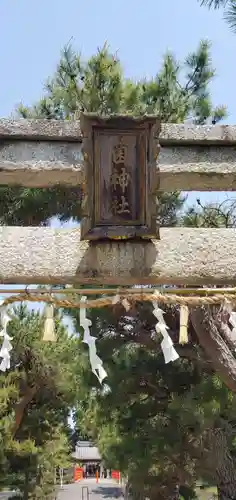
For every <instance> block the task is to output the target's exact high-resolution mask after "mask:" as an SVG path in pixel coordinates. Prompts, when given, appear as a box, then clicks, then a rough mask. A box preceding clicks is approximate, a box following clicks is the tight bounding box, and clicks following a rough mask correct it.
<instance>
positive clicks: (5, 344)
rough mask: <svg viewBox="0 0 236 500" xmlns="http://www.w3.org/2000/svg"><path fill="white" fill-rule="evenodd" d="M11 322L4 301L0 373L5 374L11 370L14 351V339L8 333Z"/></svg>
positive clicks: (0, 316)
mask: <svg viewBox="0 0 236 500" xmlns="http://www.w3.org/2000/svg"><path fill="white" fill-rule="evenodd" d="M9 321H11V318H10V316H9V315H8V314H7V306H5V305H4V301H3V300H0V328H1V330H0V337H2V339H3V341H2V345H1V344H0V371H2V372H5V371H6V370H9V368H10V364H11V356H10V352H11V351H12V348H13V347H12V344H11V340H12V338H11V337H10V336H9V335H8V333H7V325H8V323H9Z"/></svg>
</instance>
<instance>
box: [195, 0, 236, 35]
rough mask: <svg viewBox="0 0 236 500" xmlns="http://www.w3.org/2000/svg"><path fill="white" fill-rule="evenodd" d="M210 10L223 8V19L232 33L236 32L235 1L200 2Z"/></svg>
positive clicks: (210, 0) (203, 0)
mask: <svg viewBox="0 0 236 500" xmlns="http://www.w3.org/2000/svg"><path fill="white" fill-rule="evenodd" d="M198 1H199V2H200V4H201V5H204V6H207V7H208V8H209V9H220V8H223V12H224V13H223V17H224V19H225V21H226V22H227V23H228V25H229V27H230V28H231V29H232V31H233V32H234V33H235V32H236V1H235V0H198Z"/></svg>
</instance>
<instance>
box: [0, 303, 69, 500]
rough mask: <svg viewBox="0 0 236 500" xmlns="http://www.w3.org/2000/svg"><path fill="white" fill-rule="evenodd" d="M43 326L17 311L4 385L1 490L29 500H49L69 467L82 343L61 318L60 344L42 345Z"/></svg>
mask: <svg viewBox="0 0 236 500" xmlns="http://www.w3.org/2000/svg"><path fill="white" fill-rule="evenodd" d="M43 324H44V319H43V318H42V317H41V316H40V314H39V313H35V312H34V311H33V312H32V311H31V312H29V311H27V309H26V308H25V307H24V306H21V307H20V308H18V309H16V310H15V315H13V319H12V321H11V322H10V323H9V334H10V335H11V336H12V337H13V340H12V344H13V351H12V364H11V369H10V371H8V372H6V374H4V375H2V376H1V380H0V382H1V386H0V397H1V403H2V404H1V409H0V428H1V452H0V459H1V468H0V485H3V486H4V487H6V486H7V485H9V486H10V487H11V488H13V489H17V490H20V491H21V492H22V493H23V498H24V499H25V500H28V499H29V498H35V499H36V498H40V499H46V498H48V499H49V498H50V495H51V494H52V493H53V490H54V475H55V467H56V466H65V465H66V464H68V463H69V461H70V451H71V450H70V446H69V440H68V437H69V432H68V431H67V428H68V417H69V415H70V411H71V409H72V408H73V406H74V404H75V401H76V399H77V390H78V389H77V388H78V376H77V375H78V369H77V362H78V358H77V355H76V353H77V344H78V341H77V339H75V338H74V337H69V338H68V334H67V331H66V329H65V327H64V326H63V325H62V323H61V319H60V316H58V317H57V319H56V332H57V337H58V340H57V342H56V343H55V344H54V343H53V344H51V343H46V342H43V341H42V332H43Z"/></svg>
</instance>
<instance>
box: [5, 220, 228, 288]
mask: <svg viewBox="0 0 236 500" xmlns="http://www.w3.org/2000/svg"><path fill="white" fill-rule="evenodd" d="M160 238H161V239H160V240H152V241H143V242H142V241H140V242H138V241H133V242H125V241H121V242H118V241H115V242H99V243H98V244H94V243H89V242H87V241H83V242H81V241H80V230H79V229H71V230H66V229H61V230H55V229H51V228H37V227H36V228H33V227H27V228H21V227H1V228H0V281H1V283H19V284H21V283H25V284H26V283H35V284H37V283H45V284H46V283H51V284H56V283H60V284H68V283H87V284H96V285H99V284H101V283H102V284H107V285H108V284H115V285H116V284H117V285H119V284H120V285H131V284H161V283H171V284H172V285H174V284H188V285H195V284H199V285H201V284H203V283H204V284H209V285H212V284H218V285H219V284H221V283H222V284H226V283H227V284H229V285H230V284H234V285H235V284H236V260H235V259H234V258H233V256H234V255H235V253H236V232H235V230H234V229H195V228H163V229H161V231H160Z"/></svg>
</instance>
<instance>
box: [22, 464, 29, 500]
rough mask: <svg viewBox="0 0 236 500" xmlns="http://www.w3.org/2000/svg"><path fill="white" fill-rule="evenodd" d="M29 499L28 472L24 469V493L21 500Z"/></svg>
mask: <svg viewBox="0 0 236 500" xmlns="http://www.w3.org/2000/svg"><path fill="white" fill-rule="evenodd" d="M28 498H29V470H28V469H27V468H26V470H25V481H24V491H23V500H28Z"/></svg>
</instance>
